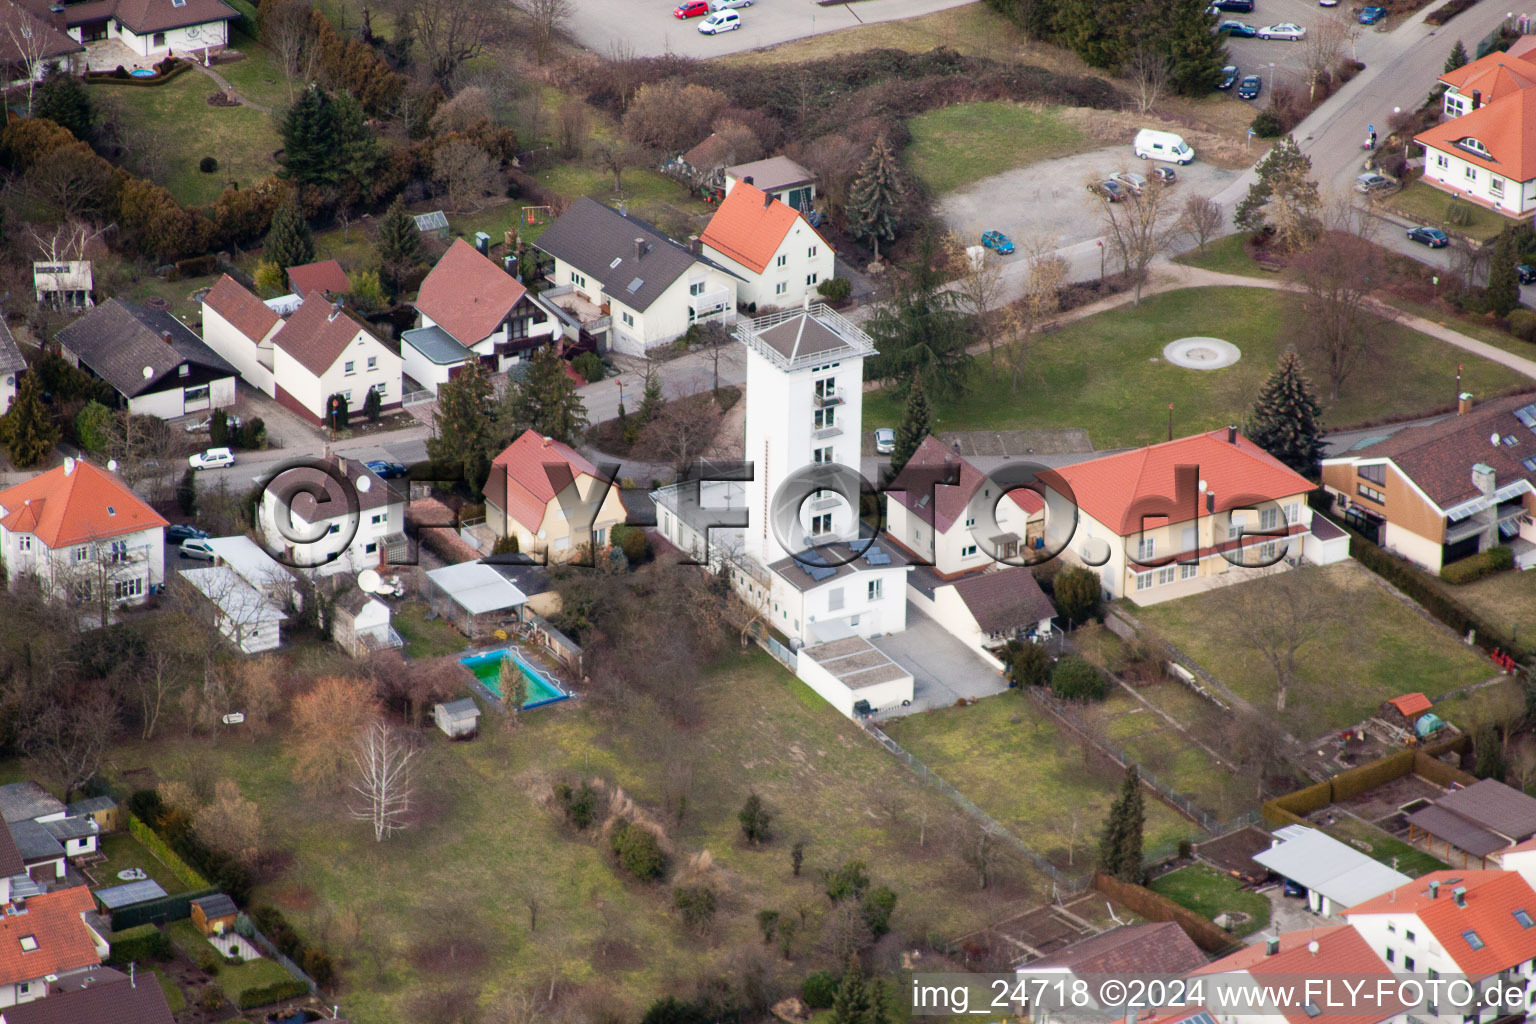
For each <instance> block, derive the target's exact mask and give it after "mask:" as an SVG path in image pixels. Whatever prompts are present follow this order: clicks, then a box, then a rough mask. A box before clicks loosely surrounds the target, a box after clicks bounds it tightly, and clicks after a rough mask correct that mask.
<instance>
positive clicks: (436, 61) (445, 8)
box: [393, 0, 508, 88]
mask: <svg viewBox="0 0 1536 1024" xmlns="http://www.w3.org/2000/svg"><path fill="white" fill-rule="evenodd" d="M393 8H394V13H395V17H396V18H397V19H398V21H399V27H400V28H402V29H404V30H405V31H406V32H407V33H409V35H410V37H411V39H412V40H414V41H415V43H416V45H417V46H418V47H420V48H421V54H422V57H423V59H424V63H425V64H426V67H427V70H428V72H429V73H430V74H431V76H432V80H433V81H434V82H436V83H437V84H438V85H441V86H444V87H445V88H446V87H448V86H451V85H452V84H453V81H454V79H455V78H456V77H457V75H458V73H459V69H460V68H461V67H463V65H464V64H465V62H466V61H471V60H474V59H475V58H476V57H479V56H480V55H481V54H483V53H485V52H486V50H487V49H488V48H490V47H491V46H494V45H495V44H496V43H499V42H501V41H502V40H503V39H505V38H506V37H507V35H508V22H507V13H506V7H505V5H503V4H501V3H499V2H498V0H394V3H393Z"/></svg>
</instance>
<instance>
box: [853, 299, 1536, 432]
mask: <svg viewBox="0 0 1536 1024" xmlns="http://www.w3.org/2000/svg"><path fill="white" fill-rule="evenodd" d="M1304 315H1305V311H1304V308H1303V299H1302V298H1301V297H1300V296H1297V295H1294V294H1289V293H1285V292H1278V291H1273V290H1269V289H1257V288H1238V287H1233V288H1190V289H1183V290H1180V291H1174V292H1165V293H1163V294H1160V295H1152V296H1149V297H1147V298H1145V299H1143V300H1142V303H1141V305H1140V306H1123V307H1121V308H1119V309H1113V310H1109V311H1107V312H1104V313H1099V314H1097V315H1095V316H1091V317H1088V318H1086V319H1083V320H1077V321H1074V322H1072V323H1069V324H1067V325H1065V326H1063V327H1062V328H1061V329H1060V330H1058V331H1054V332H1052V333H1050V334H1046V335H1042V336H1037V337H1036V338H1034V339H1033V340H1032V342H1031V352H1030V360H1029V364H1028V366H1027V367H1026V369H1025V371H1024V373H1023V375H1022V377H1021V379H1020V381H1019V388H1018V391H1016V392H1015V391H1012V390H1010V377H1009V374H1008V373H1007V372H1006V371H1004V370H1002V369H1000V368H999V369H994V368H993V367H992V365H991V363H990V362H989V361H988V359H987V357H986V356H985V355H979V356H977V357H976V358H975V359H974V360H973V363H972V367H971V371H970V375H969V381H968V384H969V386H968V388H967V390H966V392H965V393H964V394H963V395H962V396H960V397H959V398H957V399H949V400H936V399H934V398H932V396H930V399H929V401H930V404H931V406H932V408H933V412H934V423H933V426H934V431H935V432H937V431H940V430H1009V429H1020V428H1041V427H1086V428H1087V429H1088V432H1089V435H1090V437H1091V438H1092V440H1093V443H1094V444H1095V445H1096V446H1097V447H1099V448H1116V447H1130V446H1135V445H1142V444H1149V443H1154V442H1157V441H1162V440H1166V439H1167V430H1168V406H1169V404H1170V403H1172V404H1173V406H1174V424H1173V425H1174V430H1175V432H1176V433H1177V434H1191V433H1194V432H1195V431H1198V430H1211V429H1216V428H1219V427H1222V426H1224V425H1226V424H1228V423H1241V422H1242V421H1243V419H1244V418H1245V417H1246V416H1247V415H1248V413H1249V411H1250V409H1251V408H1252V405H1253V400H1254V398H1255V396H1256V395H1257V394H1258V390H1259V387H1260V386H1261V385H1262V384H1263V382H1264V379H1265V378H1266V377H1268V376H1269V374H1270V372H1271V371H1272V370H1273V369H1274V366H1275V360H1276V359H1277V357H1278V356H1279V354H1280V352H1281V351H1283V349H1284V348H1285V347H1287V338H1286V331H1287V325H1288V324H1291V323H1294V322H1295V321H1296V320H1297V319H1298V318H1300V317H1302V316H1304ZM1190 335H1209V336H1214V337H1218V338H1224V339H1226V340H1228V341H1230V342H1232V343H1233V344H1235V345H1237V346H1238V347H1239V348H1240V349H1242V353H1243V355H1242V359H1241V360H1240V361H1239V362H1238V363H1237V364H1235V365H1233V366H1230V367H1227V368H1226V369H1222V370H1186V369H1181V368H1179V367H1176V366H1174V365H1172V364H1171V363H1167V362H1165V361H1163V359H1162V350H1163V346H1164V345H1166V344H1167V343H1168V342H1170V341H1174V340H1176V339H1178V338H1182V337H1187V336H1190ZM1386 337H1387V339H1388V340H1387V341H1386V342H1385V344H1384V345H1383V346H1382V347H1381V350H1380V351H1378V352H1375V353H1372V356H1371V360H1370V362H1371V365H1370V368H1369V370H1368V371H1367V370H1366V369H1363V368H1362V370H1361V371H1360V372H1359V373H1357V374H1356V376H1355V377H1354V378H1353V379H1351V380H1348V381H1346V382H1345V384H1344V387H1343V389H1342V391H1341V394H1340V398H1339V401H1338V402H1335V403H1331V404H1326V405H1325V408H1324V413H1323V421H1324V423H1325V424H1327V425H1329V426H1343V425H1348V424H1355V423H1362V422H1366V421H1368V420H1379V419H1381V418H1383V417H1385V416H1387V415H1390V414H1402V413H1412V412H1415V411H1417V410H1422V409H1428V408H1432V407H1435V406H1439V405H1443V404H1444V403H1445V400H1446V395H1447V394H1448V391H1447V382H1448V381H1450V380H1451V379H1452V377H1453V376H1454V374H1455V372H1456V366H1457V365H1458V364H1463V365H1464V367H1465V369H1464V371H1463V377H1462V384H1463V386H1464V387H1465V388H1466V389H1467V390H1470V391H1472V392H1474V393H1477V394H1490V393H1493V392H1495V391H1501V390H1503V389H1505V388H1508V387H1510V386H1512V385H1515V384H1517V383H1519V382H1520V381H1521V380H1522V379H1523V378H1521V377H1520V376H1519V375H1518V374H1516V373H1515V372H1514V371H1513V370H1509V369H1506V368H1505V367H1502V366H1500V365H1498V364H1497V363H1492V362H1489V361H1487V360H1484V359H1478V358H1476V357H1473V356H1470V355H1468V354H1467V353H1465V352H1463V351H1461V350H1459V349H1455V348H1452V347H1451V346H1448V345H1446V344H1444V343H1443V342H1439V341H1436V340H1434V339H1433V338H1430V337H1428V336H1426V335H1422V334H1419V333H1418V332H1416V331H1413V330H1410V329H1408V328H1406V327H1403V326H1401V325H1387V327H1386ZM1316 376H1317V375H1316V374H1313V377H1314V379H1315V378H1316ZM1383 380H1390V381H1392V387H1390V388H1383V387H1381V386H1380V382H1381V381H1383ZM901 416H902V407H901V404H900V403H899V402H897V401H896V400H895V399H894V398H893V397H892V396H891V394H890V393H889V392H888V391H876V392H871V393H870V394H867V395H866V396H865V398H864V419H865V422H867V423H870V424H872V425H881V424H896V423H899V422H901Z"/></svg>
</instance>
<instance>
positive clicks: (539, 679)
mask: <svg viewBox="0 0 1536 1024" xmlns="http://www.w3.org/2000/svg"><path fill="white" fill-rule="evenodd" d="M508 658H511V659H512V661H513V662H514V663H515V664H516V665H517V667H518V669H519V670H520V671H521V672H522V673H523V678H525V679H527V680H528V699H527V700H525V701H523V710H524V711H526V710H528V709H529V708H536V707H540V706H542V705H545V704H553V703H555V702H556V701H559V700H565V699H567V698H568V697H570V694H568V693H566V692H565V691H564V690H562V689H560V687H559V686H557V685H556V684H555V683H554V682H552V681H551V680H549V679H546V678H545V677H544V674H543V673H542V672H540V671H539V670H538V669H536V668H534V667H533V666H532V665H530V664H528V662H526V661H524V660H523V658H522V656H521V655H519V654H518V653H517V652H516V651H513V650H511V649H510V648H506V649H503V650H499V651H487V652H486V653H484V654H475V655H472V656H470V657H468V658H460V659H459V664H460V665H463V666H464V667H465V668H467V669H469V671H470V672H471V673H472V674H473V675H474V677H475V678H476V679H478V680H479V681H480V685H481V686H483V687H485V688H486V689H487V690H488V691H490V694H491V696H492V697H494V698H495V699H496V700H500V699H501V663H502V662H503V661H505V660H506V659H508Z"/></svg>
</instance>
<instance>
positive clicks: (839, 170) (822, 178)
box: [800, 135, 869, 217]
mask: <svg viewBox="0 0 1536 1024" xmlns="http://www.w3.org/2000/svg"><path fill="white" fill-rule="evenodd" d="M868 152H869V147H867V146H860V145H859V144H858V143H856V142H854V141H853V140H851V139H849V138H846V137H845V136H842V135H823V136H822V137H821V138H819V139H817V140H815V141H814V142H812V143H811V144H810V145H809V146H807V147H806V149H805V152H804V153H803V154H801V157H800V159H801V162H802V163H804V164H805V166H806V167H807V168H808V169H810V170H812V171H815V172H816V178H817V188H816V191H817V193H818V195H819V196H820V198H821V203H822V208H823V209H824V210H825V211H826V212H827V215H828V216H831V217H841V216H842V215H843V212H844V211H845V210H846V209H847V208H848V190H849V188H850V187H851V186H852V184H853V179H854V176H855V175H856V174H858V173H859V164H860V163H862V162H863V160H864V157H865V155H866V154H867V153H868Z"/></svg>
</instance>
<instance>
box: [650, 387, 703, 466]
mask: <svg viewBox="0 0 1536 1024" xmlns="http://www.w3.org/2000/svg"><path fill="white" fill-rule="evenodd" d="M705 398H706V396H703V395H697V396H689V397H688V398H680V399H678V400H677V401H675V402H668V403H667V404H666V405H664V406H662V407H661V413H660V415H658V416H657V417H656V418H655V419H654V420H652V421H651V422H650V423H647V424H646V425H645V427H644V428H643V429H642V430H641V432H640V442H639V449H640V450H641V451H644V452H645V453H646V455H647V457H649V458H652V459H655V460H657V461H665V462H668V463H670V464H671V465H674V466H689V465H692V464H693V463H695V462H697V461H698V460H699V459H705V458H709V457H710V456H711V455H712V454H714V451H715V436H716V435H717V434H718V433H719V432H720V419H721V416H720V407H719V406H718V405H716V404H715V403H714V402H713V401H708V400H705Z"/></svg>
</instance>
